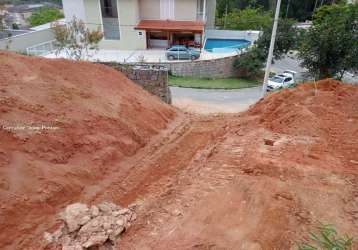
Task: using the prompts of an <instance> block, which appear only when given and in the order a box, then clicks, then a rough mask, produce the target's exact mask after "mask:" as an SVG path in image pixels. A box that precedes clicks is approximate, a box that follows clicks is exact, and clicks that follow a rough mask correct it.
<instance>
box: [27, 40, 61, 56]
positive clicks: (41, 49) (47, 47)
mask: <svg viewBox="0 0 358 250" xmlns="http://www.w3.org/2000/svg"><path fill="white" fill-rule="evenodd" d="M54 50H56V40H52V41H48V42H44V43H40V44H37V45H35V46H31V47H28V48H26V54H28V55H33V56H43V55H47V54H50V53H51V52H53V51H54Z"/></svg>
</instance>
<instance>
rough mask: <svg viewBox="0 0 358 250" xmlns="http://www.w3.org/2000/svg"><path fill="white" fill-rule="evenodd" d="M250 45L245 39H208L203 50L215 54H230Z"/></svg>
mask: <svg viewBox="0 0 358 250" xmlns="http://www.w3.org/2000/svg"><path fill="white" fill-rule="evenodd" d="M250 44H251V43H250V42H249V41H247V40H245V39H213V38H208V39H206V42H205V47H204V49H205V50H206V51H209V52H215V53H230V52H235V51H237V50H238V49H242V48H247V47H248V46H249V45H250Z"/></svg>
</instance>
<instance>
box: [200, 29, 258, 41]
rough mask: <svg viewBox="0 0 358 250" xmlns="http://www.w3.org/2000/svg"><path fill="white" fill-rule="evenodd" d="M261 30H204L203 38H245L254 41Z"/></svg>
mask: <svg viewBox="0 0 358 250" xmlns="http://www.w3.org/2000/svg"><path fill="white" fill-rule="evenodd" d="M260 34H261V32H260V31H256V30H211V29H208V30H205V38H217V39H245V40H248V41H250V42H251V43H254V42H255V41H256V40H257V39H258V38H259V36H260Z"/></svg>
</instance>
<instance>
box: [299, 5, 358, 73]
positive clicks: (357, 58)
mask: <svg viewBox="0 0 358 250" xmlns="http://www.w3.org/2000/svg"><path fill="white" fill-rule="evenodd" d="M299 57H300V58H301V59H302V66H304V67H306V68H307V69H308V70H309V72H310V73H311V75H312V76H314V77H315V78H318V79H322V78H328V77H336V78H338V79H341V78H342V77H343V75H344V73H345V72H347V71H352V72H357V71H358V4H349V5H331V6H324V7H321V8H320V9H319V10H318V11H317V13H316V14H315V15H314V19H313V25H312V27H311V28H310V29H309V30H308V31H307V32H306V33H305V34H304V39H302V43H301V45H300V48H299Z"/></svg>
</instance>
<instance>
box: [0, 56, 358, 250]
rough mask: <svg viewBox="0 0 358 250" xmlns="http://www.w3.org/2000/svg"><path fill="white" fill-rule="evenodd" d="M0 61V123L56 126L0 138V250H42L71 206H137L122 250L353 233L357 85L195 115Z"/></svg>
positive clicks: (86, 80)
mask: <svg viewBox="0 0 358 250" xmlns="http://www.w3.org/2000/svg"><path fill="white" fill-rule="evenodd" d="M4 56H5V58H6V59H4ZM0 58H1V61H0V72H1V74H0V78H1V79H0V80H1V89H0V97H1V106H0V108H1V109H0V117H1V121H2V122H5V121H6V122H9V121H18V120H21V119H24V117H26V118H28V119H29V120H37V119H35V118H38V119H39V120H40V121H41V122H43V123H45V122H49V121H52V120H55V119H60V121H61V123H59V124H57V125H58V126H60V125H61V127H62V128H65V129H63V130H62V131H61V130H60V134H55V133H52V132H47V133H46V134H41V135H39V134H37V135H36V134H35V135H33V134H29V133H28V132H21V133H20V132H18V131H10V132H9V131H4V129H3V130H1V131H0V136H1V141H0V164H1V168H0V177H1V185H0V188H1V189H0V202H1V210H0V212H1V214H0V216H1V217H0V222H1V223H0V225H1V226H0V232H1V233H0V248H1V249H41V248H43V247H44V245H43V240H42V235H43V233H44V232H45V231H51V230H53V229H54V228H56V225H57V224H58V221H56V216H55V214H56V213H57V212H59V211H60V210H61V209H62V208H63V207H64V206H65V205H67V204H69V203H72V202H75V201H82V202H86V203H98V202H101V201H111V202H114V203H117V204H121V205H124V206H127V205H129V204H132V203H135V204H137V205H138V208H137V215H138V216H137V220H136V222H135V223H134V225H133V226H132V227H131V228H130V229H129V230H128V231H127V232H126V233H125V234H124V235H123V236H122V237H121V239H120V240H119V241H118V246H119V247H120V249H242V250H257V249H262V250H266V249H269V250H270V249H280V250H281V249H296V248H295V244H294V243H295V241H297V240H300V239H302V237H303V236H304V235H306V234H307V232H308V231H309V230H311V229H312V228H313V227H314V226H315V225H317V223H318V222H319V221H320V222H325V223H332V224H335V225H336V228H337V230H338V231H339V232H341V233H348V234H350V235H352V236H358V136H357V134H358V104H357V100H358V88H357V87H353V86H349V85H341V84H340V83H339V82H336V81H332V80H326V81H322V82H319V83H318V89H317V90H315V88H314V86H313V85H312V84H305V85H301V86H300V87H298V88H296V89H291V90H284V91H281V92H279V93H274V94H271V95H269V96H268V97H266V98H265V99H264V100H261V101H260V102H259V103H257V104H256V105H255V106H253V107H252V108H251V109H249V110H248V111H247V112H244V113H240V114H234V115H215V116H197V115H190V114H182V113H181V112H180V111H176V110H174V109H172V108H170V107H169V106H167V105H165V104H161V103H160V102H159V101H158V100H157V99H156V98H154V97H151V96H149V95H148V94H146V93H145V92H144V91H142V90H140V89H139V88H138V87H136V86H134V85H133V84H132V83H131V82H129V81H128V80H125V79H123V78H122V76H121V75H120V74H119V73H116V72H114V71H112V70H110V69H108V68H106V67H104V66H93V65H90V64H86V63H76V64H75V63H72V64H71V65H70V67H69V66H68V62H65V61H55V62H51V63H50V62H48V61H46V60H41V61H38V60H37V59H25V58H22V57H21V58H20V57H18V58H16V59H13V55H11V56H9V55H1V57H0ZM34 69H35V70H34ZM23 72H25V73H23ZM39 72H42V73H41V74H44V75H40V76H39V75H38V74H40V73H39ZM43 72H49V73H48V74H45V73H43ZM51 72H52V73H51ZM53 72H59V73H58V74H57V73H56V74H53ZM61 72H62V73H61ZM36 77H37V78H36ZM74 78H76V79H74ZM99 83H100V84H99ZM63 85H64V86H66V87H68V88H69V87H71V89H67V90H68V91H65V90H64V91H63V90H62V88H63V87H62V86H63ZM108 87H110V88H109V89H108ZM85 90H86V91H85ZM59 93H63V95H62V94H61V95H60V96H59V95H58V94H59ZM73 93H75V94H73ZM88 95H91V96H90V97H88ZM92 95H93V96H92ZM9 97H11V98H9ZM80 97H81V98H85V100H83V99H79V98H80ZM39 105H42V106H39ZM57 107H60V108H58V109H57ZM30 115H34V116H30ZM35 115H36V116H35ZM58 117H60V118H58ZM108 117H111V119H109V118H108ZM105 121H106V122H105ZM123 124H126V126H125V127H124V125H123ZM142 131H144V132H142ZM85 138H87V140H89V139H88V138H91V140H90V142H88V141H84V139H85ZM133 138H135V139H133ZM92 140H94V141H92ZM133 140H134V141H136V142H138V141H139V142H140V143H133ZM108 145H110V146H108ZM67 152H69V153H67ZM108 152H110V153H108ZM354 249H357V245H356V246H355V248H354Z"/></svg>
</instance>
